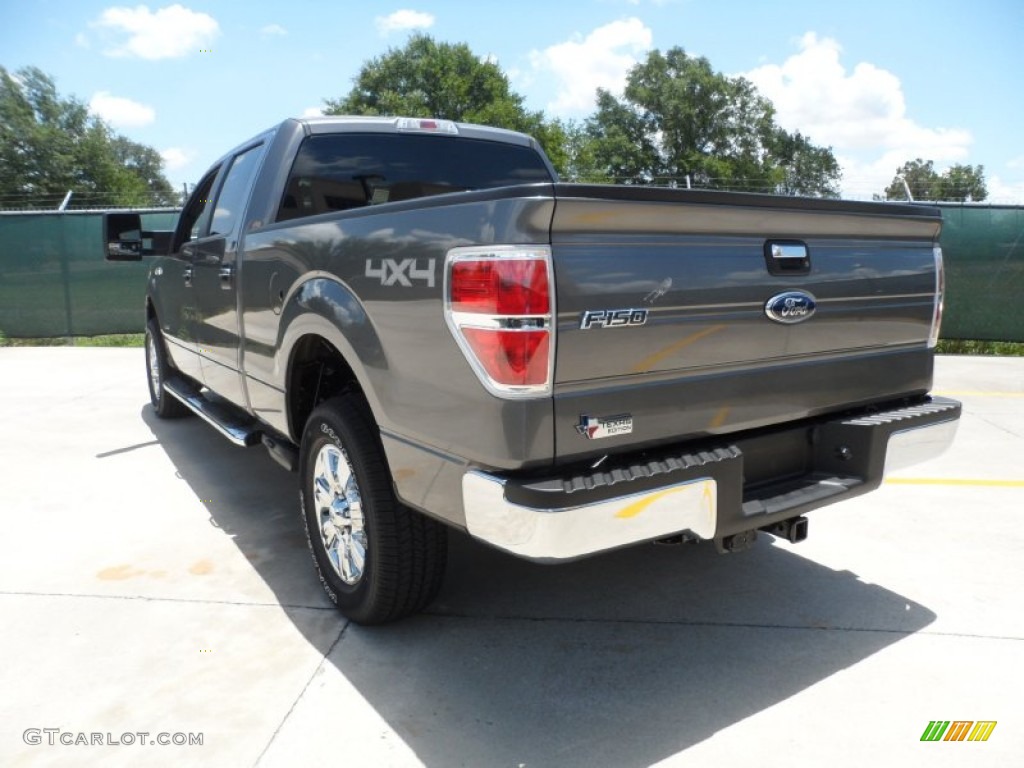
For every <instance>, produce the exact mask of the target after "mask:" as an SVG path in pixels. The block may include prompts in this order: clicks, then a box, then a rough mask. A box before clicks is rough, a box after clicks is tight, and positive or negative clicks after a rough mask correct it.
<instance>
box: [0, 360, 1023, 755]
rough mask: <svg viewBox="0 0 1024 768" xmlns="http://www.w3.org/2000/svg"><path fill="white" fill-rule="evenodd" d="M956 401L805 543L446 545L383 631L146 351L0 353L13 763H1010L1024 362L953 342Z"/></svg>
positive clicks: (282, 478) (1, 729) (1017, 719)
mask: <svg viewBox="0 0 1024 768" xmlns="http://www.w3.org/2000/svg"><path fill="white" fill-rule="evenodd" d="M936 390H937V391H939V392H943V393H949V394H951V395H952V396H955V397H958V398H959V399H961V400H963V402H964V404H965V416H964V419H963V421H962V424H961V429H960V434H959V435H958V439H957V442H956V444H955V446H954V448H953V450H952V451H951V452H949V453H948V454H946V455H945V456H943V457H941V458H939V459H937V460H935V461H933V462H931V463H929V464H926V465H920V466H918V467H914V468H911V469H908V470H906V471H904V472H903V473H901V474H900V475H899V476H898V477H895V478H893V480H892V481H890V482H888V483H886V485H885V486H883V488H882V489H881V490H880V491H878V492H876V493H874V494H869V495H868V496H866V497H863V498H861V499H856V500H853V501H850V502H846V503H844V504H841V505H838V506H835V507H832V508H827V509H822V510H818V511H817V512H814V513H811V515H810V520H811V523H810V537H809V539H808V540H807V541H806V542H804V543H802V544H799V545H796V546H793V545H789V544H787V543H779V542H777V541H772V540H771V538H770V537H763V538H762V539H761V540H759V542H758V545H757V546H756V547H755V548H754V549H753V550H752V551H750V552H747V553H744V554H740V555H730V556H719V555H717V554H716V553H715V552H714V550H713V548H712V547H710V546H703V545H702V546H686V547H656V546H642V547H639V548H632V549H628V550H623V551H619V552H615V553H611V554H608V555H604V556H600V557H596V558H591V559H589V560H584V561H581V562H578V563H573V564H569V565H563V566H557V567H545V566H538V565H532V564H529V563H525V562H521V561H518V560H516V559H514V558H512V557H509V556H506V555H504V554H501V553H498V552H495V551H492V550H489V549H487V548H485V547H483V546H481V545H479V544H477V543H475V542H473V541H471V540H470V539H468V538H467V537H465V536H461V535H457V536H453V540H452V543H451V564H450V567H449V572H448V578H447V581H446V585H445V587H444V588H443V590H442V592H441V595H440V596H439V598H438V600H437V601H436V602H435V604H434V605H433V606H432V607H431V608H430V609H429V611H428V612H427V613H426V614H425V615H422V616H418V617H415V618H413V619H411V620H408V621H405V622H403V623H400V624H397V625H394V626H389V627H384V628H375V629H366V628H361V627H358V626H354V625H348V624H347V623H346V622H345V621H344V620H343V619H342V618H341V617H340V615H338V614H337V613H336V612H335V611H334V610H333V608H331V606H330V605H329V604H328V602H327V600H326V598H325V597H324V596H323V595H322V593H321V590H320V587H319V584H318V582H317V579H316V576H315V573H314V570H313V567H312V564H311V563H310V560H309V553H308V551H307V549H306V544H305V539H304V534H303V531H302V525H301V519H300V516H299V512H298V504H297V500H296V494H295V492H294V483H295V478H294V476H293V475H290V474H288V473H287V472H285V471H284V470H282V469H280V468H279V467H278V466H277V465H276V464H275V463H274V462H273V461H271V460H270V459H269V458H268V457H267V456H266V453H265V451H263V450H262V449H250V450H242V449H237V448H234V447H233V446H231V445H230V444H228V443H227V442H226V441H224V440H223V439H222V438H220V437H219V436H218V435H216V434H215V433H214V432H213V431H212V430H211V429H210V428H209V427H207V426H206V425H205V424H203V423H202V422H201V421H199V420H198V419H185V420H181V421H171V422H167V421H160V420H158V419H156V418H155V417H154V416H153V414H152V412H151V409H150V407H149V405H148V397H147V395H146V388H145V381H144V362H143V353H142V350H139V349H129V350H119V349H118V350H115V349H110V350H105V349H74V348H56V349H55V348H49V349H42V348H40V349H22V348H19V349H0V424H2V425H3V427H4V438H5V439H4V441H3V443H2V444H0V477H2V483H0V654H2V655H0V659H3V663H2V665H0V765H4V766H10V765H15V766H37V765H100V764H102V765H104V766H108V765H114V766H117V765H125V766H135V765H141V764H144V765H174V766H180V765H217V766H253V765H260V766H293V765H298V764H308V763H312V762H314V761H315V762H332V763H341V764H346V765H357V766H362V765H366V766H377V765H398V766H405V765H427V766H460V765H465V766H490V765H495V766H519V765H524V766H575V765H579V766H605V765H607V766H634V765H635V766H641V765H652V764H666V765H721V766H741V765H744V766H745V765H756V766H774V765H778V766H783V765H785V766H792V765H810V764H825V763H827V764H829V765H831V766H863V765H864V764H866V763H871V762H874V763H876V764H880V765H895V764H907V765H919V764H929V765H939V766H944V765H949V766H954V765H956V766H959V765H963V766H972V767H973V766H986V765H993V766H995V765H1008V764H1014V763H1016V762H1017V761H1019V759H1020V755H1022V754H1024V703H1022V702H1021V697H1020V691H1021V689H1022V687H1024V610H1022V609H1024V599H1022V598H1021V591H1020V585H1021V584H1022V583H1024V566H1022V563H1024V532H1022V528H1021V526H1020V525H1018V524H1017V523H1018V519H1017V518H1018V517H1019V515H1020V514H1021V509H1022V506H1024V466H1022V461H1021V460H1022V458H1024V360H1019V359H1018V360H1013V359H996V358H952V357H948V358H942V359H940V360H939V361H938V369H937V380H936ZM936 719H941V720H995V721H997V723H998V725H997V726H996V728H995V730H994V731H993V732H992V735H991V737H990V739H989V740H988V741H987V742H984V743H971V742H962V743H949V742H938V743H922V742H921V741H920V737H921V734H922V732H923V731H924V729H925V727H926V726H927V725H928V723H929V721H931V720H936ZM26 732H27V733H26ZM143 732H144V733H146V734H147V735H146V736H145V737H140V736H138V734H139V733H143ZM93 734H98V735H99V736H100V741H101V742H103V743H97V744H91V745H89V744H82V743H77V744H76V743H71V744H62V743H61V740H62V739H63V740H65V741H71V742H76V741H77V742H81V741H82V740H83V737H84V740H85V741H86V742H88V741H90V740H91V739H92V738H93ZM126 734H127V736H128V737H127V738H126ZM162 734H166V738H164V736H163V735H162ZM190 734H191V735H192V736H193V739H194V737H195V736H196V735H201V738H202V744H201V745H199V744H193V745H191V746H190V745H188V744H187V743H186V744H184V745H176V744H173V743H172V744H168V745H160V744H150V743H149V742H151V741H157V740H158V737H159V740H170V741H174V740H182V739H184V740H185V741H186V742H187V739H188V736H189V735H190ZM34 740H37V741H39V742H40V743H38V744H33V743H26V742H31V741H34ZM50 740H52V741H53V742H54V743H53V744H50V743H49V741H50ZM111 741H116V742H121V743H119V744H111V743H108V742H111ZM128 741H131V742H132V743H125V742H128ZM140 742H141V743H140Z"/></svg>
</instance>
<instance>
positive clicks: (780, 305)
mask: <svg viewBox="0 0 1024 768" xmlns="http://www.w3.org/2000/svg"><path fill="white" fill-rule="evenodd" d="M817 307H818V303H817V302H816V301H815V300H814V297H813V296H811V294H809V293H807V292H806V291H786V292H785V293H780V294H779V295H778V296H772V297H771V298H770V299H768V301H766V302H765V304H764V313H765V314H766V315H768V317H769V319H771V320H774V321H775V322H776V323H785V324H786V325H792V324H793V323H802V322H803V321H804V320H807V319H809V318H810V317H811V315H813V314H814V310H815V309H817Z"/></svg>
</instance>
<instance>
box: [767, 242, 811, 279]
mask: <svg viewBox="0 0 1024 768" xmlns="http://www.w3.org/2000/svg"><path fill="white" fill-rule="evenodd" d="M764 261H765V264H767V265H768V274H770V275H807V274H810V272H811V254H810V251H808V250H807V244H806V243H802V242H800V241H799V240H768V241H766V242H765V244H764Z"/></svg>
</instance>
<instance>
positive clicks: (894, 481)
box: [885, 477, 1024, 488]
mask: <svg viewBox="0 0 1024 768" xmlns="http://www.w3.org/2000/svg"><path fill="white" fill-rule="evenodd" d="M885 482H886V484H887V485H978V486H987V487H989V488H1024V480H981V479H977V480H975V479H969V478H959V477H950V478H940V477H890V478H889V479H888V480H886V481H885Z"/></svg>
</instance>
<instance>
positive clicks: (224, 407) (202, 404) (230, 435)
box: [164, 377, 263, 448]
mask: <svg viewBox="0 0 1024 768" xmlns="http://www.w3.org/2000/svg"><path fill="white" fill-rule="evenodd" d="M164 389H165V390H166V392H167V394H169V395H170V396H171V397H173V398H174V399H175V400H180V401H181V403H182V404H183V405H184V406H185V407H186V408H188V409H189V410H190V411H192V412H193V413H194V414H195V415H196V416H198V417H199V418H201V419H202V420H203V421H205V422H206V423H207V424H209V425H210V426H211V427H213V428H214V429H216V430H217V431H218V432H220V433H221V434H222V435H223V436H224V437H226V438H227V439H228V440H230V441H231V442H232V443H234V444H235V445H237V446H239V447H242V448H245V447H247V446H250V445H256V444H257V443H258V442H260V437H261V436H262V434H263V432H262V429H261V427H260V423H259V422H258V421H256V420H255V419H253V418H252V417H250V416H248V415H247V414H246V413H245V412H244V411H241V410H239V409H238V408H236V407H235V406H233V405H231V404H230V403H228V402H227V401H226V400H220V399H219V398H218V399H217V400H211V399H209V398H207V397H205V396H204V395H203V394H202V393H201V392H200V391H199V390H198V389H196V387H195V386H194V385H192V384H189V383H188V382H185V381H182V380H181V379H179V378H177V377H175V378H168V379H167V380H166V381H164Z"/></svg>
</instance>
